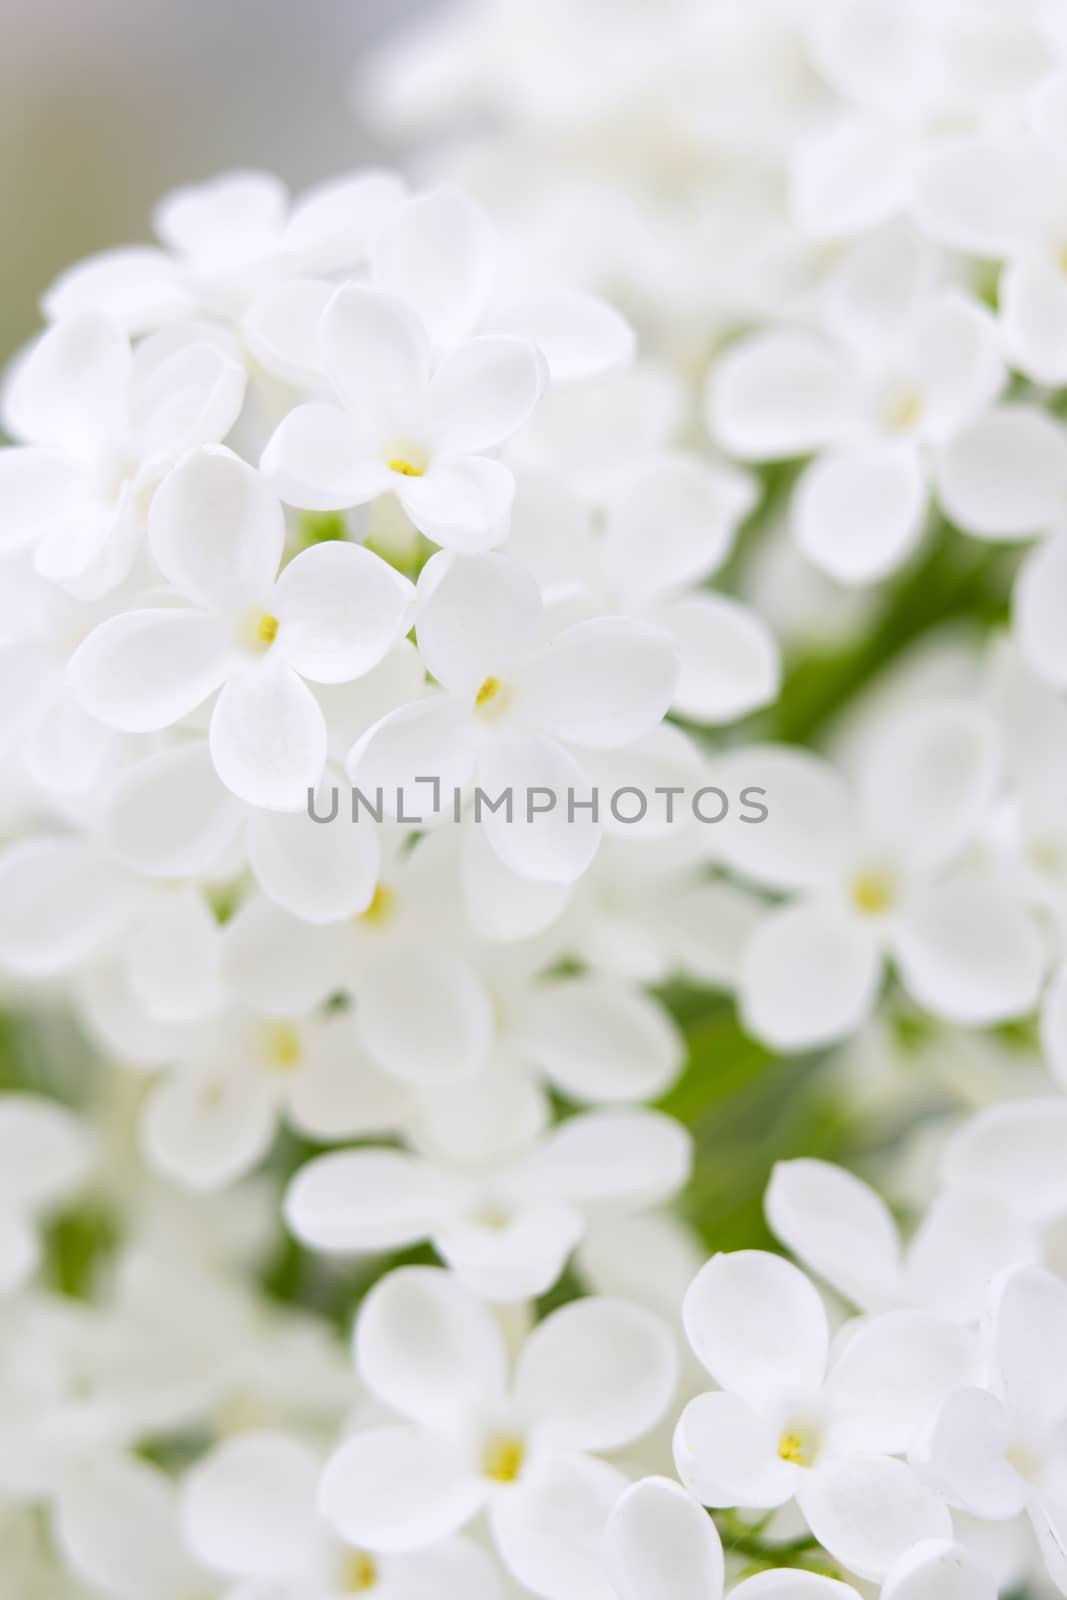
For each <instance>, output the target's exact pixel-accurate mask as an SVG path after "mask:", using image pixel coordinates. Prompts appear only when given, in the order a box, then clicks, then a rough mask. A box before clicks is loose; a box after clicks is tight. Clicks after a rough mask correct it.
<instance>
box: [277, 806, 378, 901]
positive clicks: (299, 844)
mask: <svg viewBox="0 0 1067 1600" xmlns="http://www.w3.org/2000/svg"><path fill="white" fill-rule="evenodd" d="M335 792H336V790H335ZM349 800H350V791H349V790H348V789H347V788H342V789H341V791H340V793H339V796H338V809H337V815H336V816H335V817H334V818H333V821H322V820H314V818H313V817H312V815H311V814H310V812H309V811H308V810H307V809H305V810H303V811H256V812H254V813H253V814H252V816H251V817H250V818H249V821H248V862H249V865H250V866H251V868H252V871H253V872H254V873H255V876H256V881H257V882H258V884H259V886H260V888H261V889H262V890H263V892H264V894H266V895H268V896H269V897H270V899H271V900H273V901H274V902H275V904H276V905H279V906H281V907H282V909H283V910H285V911H289V912H291V913H292V915H293V916H294V917H300V918H301V919H302V920H303V921H304V922H318V923H322V922H340V921H341V920H342V919H343V918H345V917H350V916H355V915H357V914H358V913H359V912H361V911H365V910H366V909H367V907H368V905H369V904H370V901H371V897H372V895H373V894H374V888H375V885H376V883H377V881H378V872H379V868H380V863H381V850H380V847H379V844H378V835H377V832H376V830H375V828H374V825H373V823H372V822H370V821H368V820H367V819H366V818H362V819H361V820H360V821H357V822H353V821H352V815H351V807H350V805H349V803H348V802H349ZM330 814H331V805H330V802H329V800H328V798H327V797H325V796H324V795H323V793H322V790H321V789H320V791H319V795H318V798H317V800H316V805H315V818H326V817H329V816H330Z"/></svg>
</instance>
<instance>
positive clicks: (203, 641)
mask: <svg viewBox="0 0 1067 1600" xmlns="http://www.w3.org/2000/svg"><path fill="white" fill-rule="evenodd" d="M231 653H232V645H231V643H230V640H229V637H228V635H227V633H226V630H225V628H224V627H223V626H222V624H221V623H220V622H219V620H218V619H217V618H215V617H213V616H209V615H208V614H207V613H206V612H204V611H194V610H192V609H191V608H190V609H186V608H184V607H182V608H178V607H168V608H166V609H159V610H144V611H124V612H121V613H119V615H117V616H114V617H110V618H109V619H108V620H107V621H106V622H102V623H101V624H100V626H99V627H98V628H94V630H93V632H92V633H91V634H90V635H89V637H88V638H87V639H85V640H84V641H83V642H82V643H81V644H80V645H79V646H78V648H77V650H76V651H75V652H74V654H73V656H72V657H71V659H70V664H69V666H68V669H67V670H68V674H69V677H70V682H71V685H72V687H73V689H74V693H75V694H76V696H77V698H78V700H79V702H80V704H81V705H82V707H83V708H84V709H85V710H86V711H87V712H88V713H89V715H90V716H92V717H96V718H98V719H99V721H101V722H104V723H106V724H107V726H108V727H109V728H118V729H119V730H120V731H121V732H123V733H146V732H151V731H153V730H154V729H156V728H169V727H170V726H171V725H172V724H173V723H175V722H180V721H181V719H182V718H183V717H187V716H188V715H189V713H190V711H195V710H196V708H197V706H199V705H202V704H203V702H204V701H205V700H206V699H207V697H208V695H210V694H212V693H213V692H214V690H216V689H217V688H218V687H219V684H220V683H222V681H223V679H224V677H225V675H226V671H227V669H228V667H229V664H230V658H231Z"/></svg>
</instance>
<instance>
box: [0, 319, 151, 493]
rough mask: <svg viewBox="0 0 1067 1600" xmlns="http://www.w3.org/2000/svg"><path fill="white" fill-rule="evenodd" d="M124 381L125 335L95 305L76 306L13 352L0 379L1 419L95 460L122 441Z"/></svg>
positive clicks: (19, 435) (20, 433)
mask: <svg viewBox="0 0 1067 1600" xmlns="http://www.w3.org/2000/svg"><path fill="white" fill-rule="evenodd" d="M129 384H130V346H129V340H128V339H127V338H126V336H125V335H124V334H123V333H122V332H121V331H120V329H119V328H117V327H116V326H115V324H114V323H112V322H109V321H108V319H107V318H106V317H102V316H100V314H99V313H98V312H94V311H82V312H79V313H78V314H77V315H75V316H71V317H68V318H65V319H64V320H63V321H62V322H60V323H56V324H55V326H53V327H51V328H48V329H47V330H46V331H45V332H44V333H42V334H41V335H40V336H39V337H38V338H37V339H36V340H35V341H34V342H33V344H31V345H30V346H29V347H28V349H26V350H24V351H23V352H22V353H21V355H19V356H18V357H17V359H16V361H15V364H14V366H13V367H12V368H11V370H10V372H9V375H8V378H7V382H6V384H5V387H4V394H3V413H4V424H5V427H6V429H7V431H8V432H9V433H10V434H11V435H12V436H13V437H14V438H15V439H18V440H22V441H25V442H26V443H27V444H44V445H52V446H54V447H55V448H56V449H59V450H62V451H63V452H64V453H65V454H67V455H71V456H73V457H74V458H75V459H76V460H78V461H81V462H84V463H86V464H90V463H92V464H95V462H96V460H97V459H98V457H99V455H100V454H101V453H103V452H106V451H109V450H114V449H117V448H120V447H121V446H122V445H124V444H125V442H126V438H127V434H128V430H129V424H130V415H129Z"/></svg>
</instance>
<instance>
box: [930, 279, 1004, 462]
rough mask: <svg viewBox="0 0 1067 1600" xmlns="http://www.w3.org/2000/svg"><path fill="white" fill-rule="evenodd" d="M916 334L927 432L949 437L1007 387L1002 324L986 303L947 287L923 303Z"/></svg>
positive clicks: (940, 436) (935, 435)
mask: <svg viewBox="0 0 1067 1600" xmlns="http://www.w3.org/2000/svg"><path fill="white" fill-rule="evenodd" d="M912 337H913V338H914V341H915V351H916V359H917V378H918V383H919V388H920V390H921V393H922V419H921V420H922V429H923V432H924V433H925V434H926V436H927V437H933V438H935V439H936V438H946V437H948V436H949V435H950V434H951V433H952V432H953V431H954V430H955V429H956V428H958V427H959V426H960V425H961V424H962V423H964V422H966V421H968V420H969V419H970V418H972V417H976V416H978V415H979V413H980V412H982V411H984V410H985V409H986V407H987V406H990V405H992V404H993V401H994V400H995V399H996V398H997V395H998V394H999V392H1000V390H1001V389H1002V388H1003V386H1004V380H1005V376H1006V374H1005V370H1004V362H1003V359H1002V356H1001V331H1000V328H999V327H998V325H997V321H996V318H995V317H994V316H993V315H992V313H991V312H990V311H988V310H987V308H986V307H985V306H983V305H980V304H979V303H978V302H977V301H976V300H972V299H971V298H970V297H969V296H967V295H965V294H963V293H962V292H961V291H960V290H958V289H945V290H942V291H941V292H940V293H939V294H935V295H931V296H930V298H929V299H928V300H926V301H925V302H924V304H923V305H922V306H921V307H920V308H919V310H918V312H917V313H916V316H915V320H914V324H913V333H912Z"/></svg>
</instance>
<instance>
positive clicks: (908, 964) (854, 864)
mask: <svg viewBox="0 0 1067 1600" xmlns="http://www.w3.org/2000/svg"><path fill="white" fill-rule="evenodd" d="M998 761H999V757H998V744H997V739H996V730H995V727H994V724H993V722H992V720H991V719H990V718H989V717H988V716H987V715H986V714H985V713H984V712H982V711H980V710H978V709H977V708H975V707H973V706H970V705H968V704H967V703H966V702H961V701H951V700H945V699H939V700H934V701H931V702H930V703H928V704H926V705H923V706H917V707H909V708H908V709H906V710H905V711H903V712H900V713H898V714H897V715H896V716H895V717H893V718H892V719H890V720H889V721H888V722H887V723H885V725H884V726H883V727H882V728H881V729H879V730H878V732H877V734H876V736H875V737H874V739H873V740H872V741H871V743H870V748H869V749H868V751H867V754H866V756H865V758H864V760H863V763H862V768H861V771H860V773H859V775H858V780H857V783H856V785H855V787H854V788H850V786H849V785H847V784H846V783H845V781H844V779H843V778H842V777H841V776H839V774H838V773H837V772H836V771H835V770H834V769H833V768H832V767H831V766H830V765H829V764H828V763H826V762H824V761H823V760H821V759H820V758H818V757H816V756H814V755H812V754H811V753H810V752H808V751H803V750H792V749H789V748H788V747H783V746H766V747H762V748H747V749H744V750H743V751H741V752H738V753H736V754H731V756H730V757H729V759H728V761H726V762H725V763H723V765H722V766H720V769H719V770H720V778H721V779H723V780H724V781H725V786H726V788H727V789H731V788H732V787H733V786H734V773H736V775H737V778H738V779H740V780H741V781H742V782H744V783H748V784H752V783H757V784H758V785H759V786H760V787H762V788H763V789H765V790H766V792H767V796H768V805H769V809H770V815H769V816H768V818H767V819H766V821H765V822H763V823H761V824H760V825H759V826H748V827H746V826H745V825H744V823H743V822H742V821H740V820H737V821H736V822H735V820H734V819H732V818H728V819H727V820H726V821H725V822H724V824H723V829H722V836H721V844H722V850H723V856H724V859H725V860H726V861H727V862H728V863H729V864H730V865H731V866H733V867H734V868H735V870H737V871H738V872H740V873H741V874H742V875H743V876H744V877H747V878H750V879H752V880H753V881H755V882H757V883H760V884H764V885H767V886H770V887H774V888H778V889H780V890H787V891H791V892H792V895H793V898H792V899H790V900H789V901H788V902H787V903H786V904H785V905H784V906H782V907H780V908H777V909H775V910H772V911H770V912H769V913H768V915H767V916H766V918H765V919H764V921H763V922H762V923H761V925H760V926H759V927H758V928H757V930H756V932H755V934H754V935H753V937H752V938H751V939H750V941H749V944H748V946H747V949H746V952H745V955H744V957H743V962H742V972H741V978H740V985H739V987H740V994H741V1005H742V1010H743V1012H744V1015H745V1016H746V1018H747V1021H748V1024H749V1026H750V1027H751V1028H752V1030H753V1031H754V1032H755V1033H756V1034H757V1036H758V1037H761V1038H764V1039H766V1040H767V1041H768V1042H770V1043H772V1044H774V1045H776V1046H778V1047H780V1048H784V1049H801V1048H804V1047H806V1046H814V1045H817V1044H823V1043H828V1042H830V1041H832V1040H835V1039H840V1038H843V1037H845V1036H846V1035H847V1034H849V1033H852V1032H854V1031H855V1030H856V1029H857V1028H858V1027H859V1026H860V1025H861V1024H862V1023H863V1022H864V1021H865V1020H866V1019H867V1017H868V1016H869V1015H870V1013H871V1010H872V1008H873V1006H874V1004H875V1002H876V1000H877V996H878V991H879V987H880V983H881V976H882V968H883V962H884V960H885V958H886V957H887V956H888V957H889V958H890V959H891V960H892V961H893V963H894V967H895V969H896V971H897V973H898V975H899V977H900V979H901V982H902V983H903V985H904V987H905V989H906V990H907V992H908V993H909V995H910V996H911V997H912V998H913V999H914V1000H915V1001H916V1002H918V1004H919V1005H921V1006H922V1007H924V1008H925V1009H927V1010H929V1011H930V1012H932V1013H933V1015H934V1016H935V1017H938V1018H941V1019H943V1020H945V1021H948V1022H955V1023H960V1024H964V1025H971V1026H982V1025H986V1024H988V1023H991V1022H996V1021H1000V1020H1002V1019H1004V1018H1007V1017H1012V1016H1021V1015H1025V1014H1026V1013H1027V1012H1028V1011H1030V1010H1031V1009H1032V1008H1033V1006H1034V1005H1035V1004H1036V1001H1037V998H1038V994H1039V990H1040V985H1041V979H1042V975H1043V970H1044V962H1045V954H1044V947H1043V943H1042V940H1041V938H1040V936H1039V933H1038V929H1037V927H1036V924H1035V923H1034V921H1033V919H1032V917H1031V915H1030V911H1029V908H1028V906H1027V905H1026V902H1025V897H1024V895H1023V894H1022V892H1021V891H1020V890H1019V889H1018V888H1017V887H1016V885H1015V884H1014V883H1013V882H1012V880H1011V879H1010V878H1008V879H1006V880H1005V879H1004V878H1003V877H1002V876H1000V875H998V874H997V873H995V872H993V871H991V870H989V869H985V868H983V865H982V862H981V859H980V857H978V858H976V857H975V856H974V853H973V847H974V845H975V842H976V840H977V838H978V837H979V835H980V833H981V830H982V829H983V827H984V826H985V825H986V823H987V822H988V819H989V816H990V812H991V807H992V804H993V801H994V798H995V794H996V786H997V782H998ZM969 852H970V853H969Z"/></svg>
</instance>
